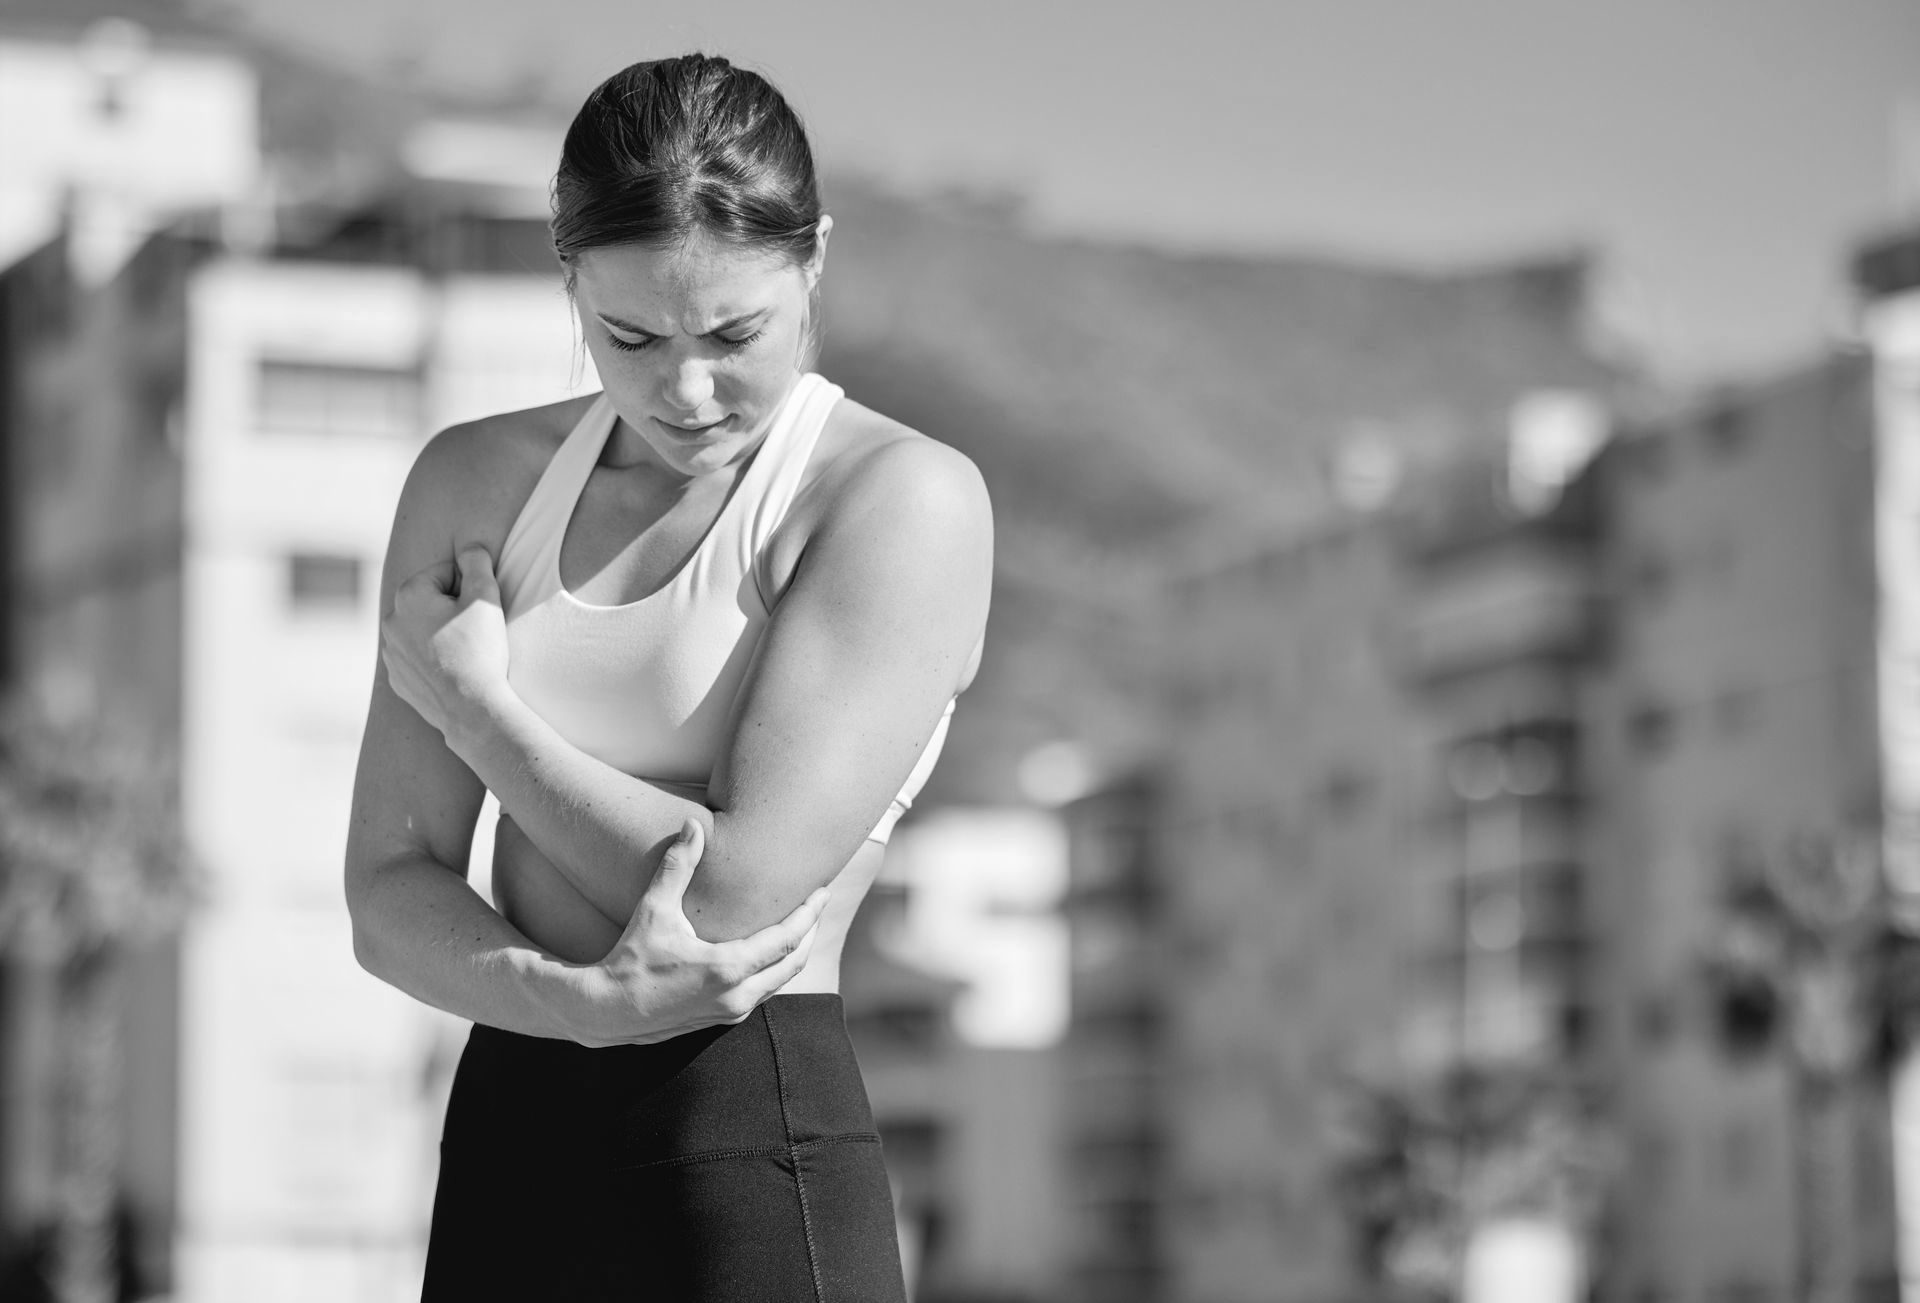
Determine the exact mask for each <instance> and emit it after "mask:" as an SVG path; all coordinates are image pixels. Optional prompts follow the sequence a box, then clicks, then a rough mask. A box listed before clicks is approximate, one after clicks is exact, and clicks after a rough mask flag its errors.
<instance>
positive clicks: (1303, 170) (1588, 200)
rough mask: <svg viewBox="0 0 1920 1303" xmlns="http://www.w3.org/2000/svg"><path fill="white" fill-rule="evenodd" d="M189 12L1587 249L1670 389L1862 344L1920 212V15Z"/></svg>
mask: <svg viewBox="0 0 1920 1303" xmlns="http://www.w3.org/2000/svg"><path fill="white" fill-rule="evenodd" d="M199 7H201V8H203V9H205V8H225V9H228V10H232V11H235V12H237V13H239V14H240V15H241V16H242V17H244V18H245V19H246V20H247V21H249V22H251V23H253V24H255V25H256V26H258V27H260V28H261V29H263V30H265V31H267V32H270V33H273V34H276V35H278V36H281V37H283V38H285V39H287V40H289V41H291V42H293V43H295V44H297V45H300V46H303V47H305V48H307V49H309V50H313V51H317V52H323V53H326V54H329V55H331V56H334V57H337V58H340V59H343V60H345V61H347V62H349V63H352V64H355V65H357V66H359V67H361V68H374V69H379V68H387V69H397V68H405V69H407V70H408V75H413V76H420V77H423V78H424V79H426V80H427V81H428V82H430V83H434V84H439V85H444V86H446V87H448V88H450V89H458V90H467V91H471V90H481V91H485V90H487V89H490V88H495V87H503V86H514V85H517V86H531V87H535V88H538V89H539V90H540V91H541V92H543V93H545V94H546V95H548V96H550V97H551V98H553V99H555V100H556V101H559V102H562V103H574V102H577V101H578V100H579V99H580V98H581V97H582V96H583V95H584V94H585V93H586V92H587V91H588V90H589V89H591V87H592V86H593V85H594V83H595V82H597V81H598V80H599V79H600V78H601V77H603V76H605V75H606V74H608V73H610V72H612V71H614V70H615V69H616V68H617V67H619V66H621V65H622V64H624V63H626V62H629V61H631V60H633V59H639V58H649V57H656V56H658V55H662V54H670V53H676V52H679V51H682V50H686V49H694V48H699V49H706V50H709V51H714V52H718V53H723V54H726V55H728V56H729V57H731V58H733V59H735V60H736V61H738V62H742V63H746V64H749V65H750V66H753V67H756V68H758V69H759V70H761V71H763V72H765V73H767V74H769V75H770V76H771V77H772V78H773V79H774V81H775V83H776V84H777V85H779V86H780V87H781V88H782V89H783V90H784V91H785V92H786V93H787V94H788V96H789V98H790V99H791V100H792V101H793V102H794V103H795V104H796V106H797V107H798V108H799V109H800V110H801V112H802V113H803V115H804V116H805V118H806V120H807V122H808V125H809V128H810V130H811V132H812V135H813V139H814V144H815V149H816V152H817V153H818V154H819V155H820V157H821V159H822V162H823V164H825V166H826V169H827V170H828V171H829V172H831V171H835V170H858V171H861V172H865V173H868V174H871V175H875V176H878V177H880V178H882V179H883V180H886V181H889V182H891V183H892V184H894V185H896V186H899V187H901V188H904V189H909V190H914V191H925V192H933V191H938V190H939V189H941V188H943V187H946V186H960V187H963V188H974V189H987V190H994V191H1011V192H1013V193H1016V194H1018V195H1019V196H1020V197H1021V198H1022V200H1023V202H1024V204H1025V209H1026V213H1027V216H1028V219H1029V220H1030V221H1031V222H1032V223H1033V224H1034V226H1035V227H1036V228H1038V229H1041V230H1043V231H1046V232H1049V233H1064V234H1068V235H1076V236H1085V237H1092V238H1099V239H1117V240H1123V241H1126V242H1130V243H1147V244H1152V245H1157V246H1162V247H1167V248H1173V249H1182V250H1226V251H1232V252H1239V253H1256V254H1259V253H1276V254H1278V253H1299V252H1306V253H1314V254H1332V255H1338V256H1343V257H1356V258H1362V259H1367V260H1372V261H1379V262H1387V263H1393V264H1399V265H1413V266H1420V267H1447V266H1454V265H1461V264H1474V265H1479V264H1486V263H1492V262H1497V261H1500V260H1503V259H1508V258H1514V257H1525V256H1528V255H1535V254H1540V253H1543V252H1557V251H1561V250H1565V249H1568V248H1582V249H1587V250H1590V251H1591V252H1592V253H1593V254H1594V255H1595V256H1596V259H1597V266H1598V269H1599V275H1598V277H1597V281H1596V289H1597V300H1598V303H1597V306H1598V310H1599V311H1600V313H1601V314H1602V315H1603V318H1604V320H1605V321H1606V322H1607V323H1608V324H1609V325H1611V326H1613V327H1614V328H1616V329H1618V330H1621V331H1623V332H1625V333H1626V335H1627V336H1628V337H1629V338H1631V339H1633V340H1634V341H1636V342H1638V343H1639V344H1640V345H1641V346H1642V347H1643V349H1644V351H1645V352H1646V354H1647V356H1648V358H1649V360H1650V361H1651V362H1652V363H1653V364H1654V365H1655V366H1656V367H1657V368H1658V369H1660V370H1662V371H1664V372H1666V373H1668V374H1669V375H1672V376H1674V377H1676V378H1682V379H1693V380H1708V379H1732V378H1738V377H1740V376H1743V375H1754V374H1763V373H1765V372H1766V371H1768V370H1769V369H1774V368H1778V367H1780V366H1784V365H1791V364H1793V363H1795V362H1797V361H1801V360H1804V359H1805V358H1807V357H1810V356H1812V355H1813V354H1814V353H1815V352H1816V351H1817V350H1819V349H1820V348H1821V347H1822V346H1823V343H1824V342H1826V341H1830V340H1832V339H1833V338H1835V337H1836V336H1837V335H1842V334H1844V333H1845V332H1846V330H1847V329H1848V328H1849V326H1850V322H1851V319H1852V312H1851V305H1852V294H1851V291H1850V289H1849V286H1848V283H1847V263H1848V259H1849V257H1850V255H1851V253H1852V251H1853V250H1854V249H1855V248H1856V247H1857V245H1858V244H1859V242H1860V240H1861V239H1862V238H1863V237H1866V236H1869V235H1872V234H1874V233H1877V232H1881V231H1884V230H1886V229H1888V228H1889V227H1890V226H1892V225H1894V224H1896V223H1898V222H1900V221H1902V220H1904V221H1906V222H1908V223H1920V0H1605V3H1594V2H1593V0H1583V2H1579V3H1570V2H1568V0H1270V2H1269V3H1229V2H1227V0H1190V2H1188V3H1183V4H1179V5H1174V4H1167V3H1160V4H1147V3H1139V2H1137V0H1110V2H1108V3H1091V2H1084V0H1083V2H1081V3H1048V2H1047V0H1026V2H1025V3H1018V2H1014V3H1008V2H1006V0H969V2H968V3H966V4H947V5H938V6H935V5H925V4H902V3H892V4H880V3H872V4H856V3H848V2H846V0H809V3H806V4H794V3H791V2H790V0H774V2H769V0H727V3H724V4H713V3H685V2H681V0H673V2H662V3H646V2H645V0H542V3H539V4H529V3H527V2H526V0H328V3H326V4H324V5H315V4H313V3H311V0H204V2H203V3H201V4H200V5H199ZM1902 103H1904V104H1905V105H1906V106H1907V107H1906V109H1905V111H1904V115H1905V118H1906V119H1907V120H1908V122H1909V123H1910V126H1909V127H1908V128H1906V129H1905V132H1904V134H1905V146H1904V149H1902V148H1899V147H1897V146H1896V139H1897V138H1898V137H1900V136H1901V135H1902V132H1901V131H1900V130H1897V129H1896V127H1895V123H1896V121H1897V120H1899V119H1900V118H1901V117H1902V111H1901V110H1900V109H1898V108H1897V107H1896V106H1898V105H1900V104H1902ZM1897 156H1904V157H1905V158H1906V160H1907V161H1906V162H1905V164H1904V166H1903V167H1902V166H1898V165H1896V157H1897ZM1903 174H1904V180H1903V179H1902V177H1903ZM828 200H829V207H831V193H830V192H829V195H828Z"/></svg>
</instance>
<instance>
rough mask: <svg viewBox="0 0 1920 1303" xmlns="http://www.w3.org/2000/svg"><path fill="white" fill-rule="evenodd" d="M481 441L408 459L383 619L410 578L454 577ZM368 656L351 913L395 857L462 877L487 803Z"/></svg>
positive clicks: (458, 431)
mask: <svg viewBox="0 0 1920 1303" xmlns="http://www.w3.org/2000/svg"><path fill="white" fill-rule="evenodd" d="M485 443H486V441H485V440H484V439H483V438H482V437H480V436H479V435H478V434H476V432H475V431H474V429H473V428H472V427H455V428H453V429H450V430H447V431H443V432H442V433H441V434H439V435H436V436H435V437H434V438H433V439H432V440H430V441H429V442H428V444H427V445H426V447H424V448H423V449H422V450H421V452H420V455H419V457H418V458H416V459H415V461H414V464H413V469H412V471H411V472H410V473H409V474H408V476H407V482H406V486H405V487H404V488H403V489H402V490H401V493H400V501H399V505H398V506H397V508H396V509H395V512H394V519H393V531H392V533H391V535H390V536H389V538H388V542H387V555H386V562H385V565H384V566H383V567H382V570H381V576H380V614H381V616H382V617H383V618H384V617H385V616H386V614H387V613H388V612H389V611H391V610H392V609H393V598H394V590H395V589H396V588H398V587H399V586H400V585H401V584H402V583H404V582H405V581H406V580H407V579H409V578H411V577H412V576H414V575H416V574H418V573H419V572H420V571H422V570H425V569H427V568H429V567H432V566H445V567H446V568H447V571H448V573H449V574H451V572H452V568H453V564H454V563H453V556H454V552H455V550H456V548H457V547H458V546H459V544H460V543H462V542H464V541H465V537H464V536H463V532H462V522H463V520H465V519H469V518H470V517H471V514H472V508H473V505H474V504H473V502H472V501H471V499H470V496H469V495H467V494H466V493H465V491H464V489H465V485H466V483H467V482H468V481H470V480H472V479H473V478H474V476H473V471H474V466H473V461H474V459H475V458H476V457H477V456H479V457H483V456H484V452H485ZM375 650H376V655H375V658H374V672H373V694H372V698H371V700H370V702H369V703H368V707H367V726H366V731H365V732H364V733H363V734H362V736H361V740H360V760H359V765H358V768H357V769H356V770H355V773H354V782H353V808H352V815H351V818H350V821H349V825H348V831H347V860H346V873H347V896H348V903H349V905H350V906H351V905H353V904H354V903H355V902H356V899H357V896H358V893H359V889H360V888H361V887H363V886H364V885H365V882H366V880H367V878H368V877H369V876H370V875H372V874H375V873H377V872H378V871H379V870H380V869H381V867H382V866H384V865H386V864H388V863H391V862H392V861H393V860H395V859H396V858H399V857H403V856H417V855H424V856H426V857H428V858H430V859H432V860H434V861H436V862H437V863H440V864H442V865H444V866H446V867H447V868H449V869H452V870H454V871H456V872H459V873H461V874H463V875H464V873H465V872H466V867H467V857H468V854H469V852H470V851H471V849H472V844H473V829H474V823H475V821H476V819H477V817H478V815H479V812H480V804H481V801H482V799H483V798H484V797H485V795H486V791H485V788H484V787H483V786H482V785H481V783H480V780H479V779H477V778H475V777H474V775H473V772H472V771H471V770H469V769H468V768H467V766H466V764H465V763H464V762H462V761H461V760H460V758H459V757H458V756H456V755H454V754H453V752H452V751H450V750H449V749H448V748H447V745H446V742H445V741H444V740H443V739H442V738H441V736H440V733H439V730H437V729H435V728H434V727H433V726H432V725H430V724H428V723H427V722H426V720H424V719H422V718H421V717H420V715H419V713H418V712H417V711H415V710H414V709H413V707H411V706H409V705H408V704H407V703H406V702H404V701H402V700H401V699H400V698H399V697H398V696H397V695H396V694H395V693H394V691H393V689H392V687H391V686H389V684H388V682H387V670H386V665H385V664H384V663H383V661H382V660H381V658H380V657H379V655H378V654H377V653H378V649H377V648H376V649H375Z"/></svg>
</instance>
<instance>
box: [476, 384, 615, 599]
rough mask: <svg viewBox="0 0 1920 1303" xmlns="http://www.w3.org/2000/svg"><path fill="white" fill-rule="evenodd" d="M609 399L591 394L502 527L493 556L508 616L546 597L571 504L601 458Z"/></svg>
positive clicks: (611, 414)
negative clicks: (503, 538) (503, 532)
mask: <svg viewBox="0 0 1920 1303" xmlns="http://www.w3.org/2000/svg"><path fill="white" fill-rule="evenodd" d="M613 422H614V411H613V404H612V403H611V402H610V401H608V399H607V396H606V395H605V394H604V393H603V394H601V395H600V396H599V397H598V398H596V399H594V400H593V402H592V403H590V404H589V405H588V407H587V410H586V411H585V412H583V413H582V414H581V416H580V419H579V420H578V421H576V422H575V423H574V427H573V429H572V431H570V432H569V433H568V435H567V437H566V438H565V439H564V440H562V441H561V443H560V447H559V448H558V449H556V450H555V451H554V454H553V456H552V457H551V458H550V459H549V460H548V462H547V468H546V470H544V471H542V472H541V474H540V478H539V480H538V481H537V482H536V483H535V484H534V486H533V492H532V493H531V494H529V495H528V496H527V501H526V504H525V505H524V506H522V507H521V508H520V514H519V516H518V517H516V518H515V520H514V522H513V528H512V529H510V530H508V531H507V539H506V542H504V543H502V544H501V545H500V555H499V557H497V558H496V559H495V561H494V574H495V575H496V577H497V578H498V579H499V583H500V601H501V605H502V608H503V609H504V610H505V612H506V614H507V616H508V617H509V618H511V617H512V616H513V614H514V613H515V612H516V611H520V610H524V609H526V608H527V607H530V606H534V605H536V604H538V603H539V602H542V601H544V600H546V598H547V597H549V596H551V594H550V593H548V592H545V591H543V586H550V584H549V583H548V581H549V580H550V579H551V578H552V577H553V576H556V575H558V574H559V572H560V567H559V552H560V545H561V543H562V542H563V541H564V540H565V538H566V534H567V522H568V521H569V520H570V519H572V517H573V507H574V503H575V502H577V501H578V500H579V498H580V491H581V490H582V489H583V488H585V487H586V483H587V477H588V476H590V475H592V474H593V468H594V466H595V464H596V463H598V462H599V460H600V449H601V448H602V447H603V446H604V445H605V444H606V441H607V435H608V434H610V433H611V432H612V430H613Z"/></svg>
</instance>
